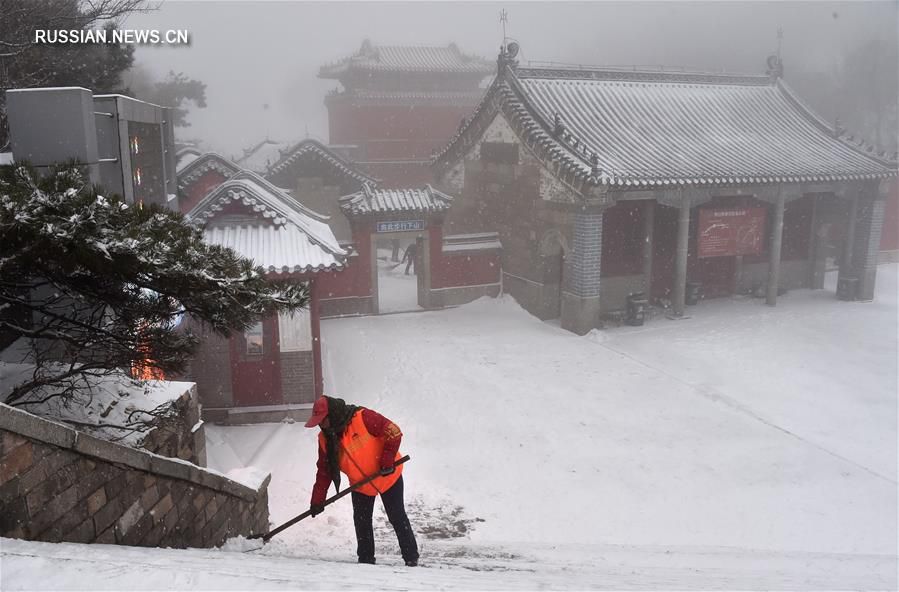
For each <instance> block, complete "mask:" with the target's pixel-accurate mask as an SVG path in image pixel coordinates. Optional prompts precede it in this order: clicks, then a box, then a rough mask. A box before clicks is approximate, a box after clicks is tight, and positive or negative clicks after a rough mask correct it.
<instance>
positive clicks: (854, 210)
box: [839, 197, 858, 280]
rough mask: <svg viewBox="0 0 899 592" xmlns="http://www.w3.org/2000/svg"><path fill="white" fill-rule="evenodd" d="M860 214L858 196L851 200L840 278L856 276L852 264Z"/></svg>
mask: <svg viewBox="0 0 899 592" xmlns="http://www.w3.org/2000/svg"><path fill="white" fill-rule="evenodd" d="M857 214H858V197H853V198H852V199H851V201H850V202H849V213H848V216H847V217H848V221H847V223H846V236H845V237H844V240H843V253H842V256H841V257H840V271H839V279H840V280H842V279H844V278H853V277H856V276H855V269H854V267H855V266H854V265H852V258H853V251H854V246H855V224H856V218H857Z"/></svg>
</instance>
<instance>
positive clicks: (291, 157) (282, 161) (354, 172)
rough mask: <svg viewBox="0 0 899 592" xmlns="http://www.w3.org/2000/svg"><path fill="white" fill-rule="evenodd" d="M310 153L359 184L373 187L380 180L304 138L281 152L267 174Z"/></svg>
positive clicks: (326, 147) (317, 143)
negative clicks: (367, 184) (317, 155)
mask: <svg viewBox="0 0 899 592" xmlns="http://www.w3.org/2000/svg"><path fill="white" fill-rule="evenodd" d="M310 151H312V152H315V153H317V154H319V155H321V156H322V157H324V158H325V160H327V161H328V162H329V163H330V164H331V165H332V166H334V167H335V168H337V169H338V170H339V171H340V172H342V173H343V174H344V175H347V176H349V177H352V178H353V179H356V180H357V181H359V182H361V183H372V184H374V185H378V184H379V183H380V182H381V180H380V179H377V178H375V177H372V176H371V175H369V174H368V173H366V172H365V171H362V170H360V169H359V168H357V167H356V166H355V165H354V164H353V163H351V162H350V161H348V160H347V159H345V158H344V157H343V156H342V155H340V154H338V153H337V152H336V151H334V150H333V149H331V148H330V147H329V146H327V145H325V144H323V143H322V142H320V141H319V140H316V139H314V138H306V139H304V140H300V141H299V142H297V143H296V144H294V145H292V146H291V147H290V148H288V149H287V150H285V151H284V152H282V153H281V158H279V159H278V161H277V162H275V163H274V164H272V165H271V166H270V167H269V169H268V174H269V175H272V174H275V173H277V172H280V171H281V170H283V169H284V168H286V167H287V166H289V165H290V164H292V163H293V162H294V161H296V159H297V158H299V157H300V156H302V155H303V154H305V153H306V152H310Z"/></svg>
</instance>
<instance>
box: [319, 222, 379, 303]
mask: <svg viewBox="0 0 899 592" xmlns="http://www.w3.org/2000/svg"><path fill="white" fill-rule="evenodd" d="M353 246H354V247H356V250H357V255H355V256H353V257H348V258H347V265H346V267H344V269H343V270H342V271H337V272H333V271H331V272H325V273H319V274H318V276H317V279H316V281H317V282H318V290H319V293H318V295H319V298H321V299H323V300H327V299H329V298H347V297H351V296H356V297H366V296H371V293H372V285H371V273H372V269H371V260H372V252H371V237H370V231H369V229H368V228H360V227H359V226H357V225H354V226H353Z"/></svg>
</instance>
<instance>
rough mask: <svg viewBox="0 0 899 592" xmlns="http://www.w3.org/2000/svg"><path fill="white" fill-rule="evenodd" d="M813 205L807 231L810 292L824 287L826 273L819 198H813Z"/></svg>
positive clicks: (817, 196) (818, 196)
mask: <svg viewBox="0 0 899 592" xmlns="http://www.w3.org/2000/svg"><path fill="white" fill-rule="evenodd" d="M813 199H814V204H813V206H812V222H811V228H810V229H809V237H810V240H809V250H808V263H809V278H808V283H809V288H811V289H812V290H820V289H821V288H823V287H824V274H825V273H826V261H825V253H824V247H825V244H824V239H825V235H824V229H823V227H822V224H821V220H822V215H821V208H822V203H821V196H820V195H816V196H814V197H813Z"/></svg>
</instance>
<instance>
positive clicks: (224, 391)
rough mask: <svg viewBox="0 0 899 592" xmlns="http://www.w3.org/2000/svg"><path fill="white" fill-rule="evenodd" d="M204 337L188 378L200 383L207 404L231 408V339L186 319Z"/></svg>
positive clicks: (190, 326) (201, 392)
mask: <svg viewBox="0 0 899 592" xmlns="http://www.w3.org/2000/svg"><path fill="white" fill-rule="evenodd" d="M185 324H186V325H189V328H190V329H191V330H193V331H194V333H195V334H196V335H198V336H199V337H200V346H199V347H198V348H197V353H196V355H195V356H194V358H193V359H192V360H191V362H190V368H189V369H188V371H187V373H186V376H185V378H186V379H188V380H192V381H193V382H196V383H197V393H198V394H199V397H200V403H201V404H202V405H203V407H231V406H232V405H233V401H234V396H233V391H232V386H231V342H230V340H229V339H228V338H226V337H222V336H221V335H218V334H216V333H213V332H212V331H209V330H208V329H207V328H206V327H205V326H204V325H203V324H201V323H195V322H193V321H191V320H187V321H186V322H185Z"/></svg>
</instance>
